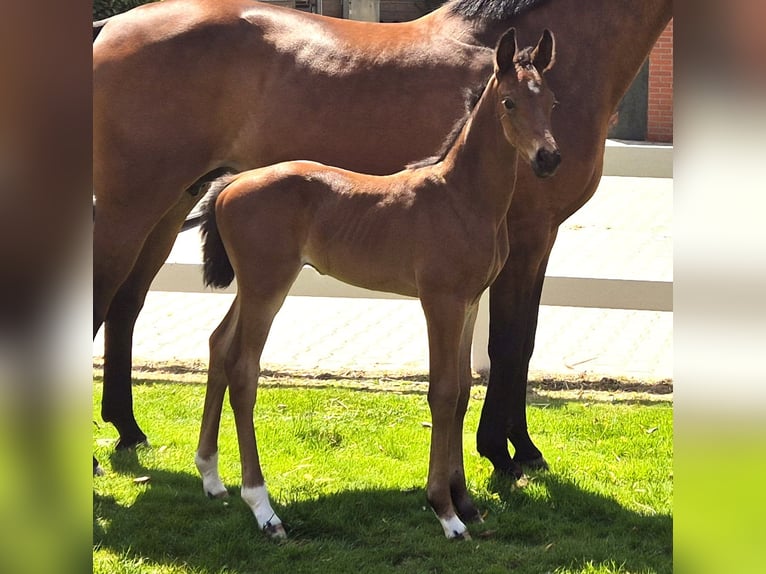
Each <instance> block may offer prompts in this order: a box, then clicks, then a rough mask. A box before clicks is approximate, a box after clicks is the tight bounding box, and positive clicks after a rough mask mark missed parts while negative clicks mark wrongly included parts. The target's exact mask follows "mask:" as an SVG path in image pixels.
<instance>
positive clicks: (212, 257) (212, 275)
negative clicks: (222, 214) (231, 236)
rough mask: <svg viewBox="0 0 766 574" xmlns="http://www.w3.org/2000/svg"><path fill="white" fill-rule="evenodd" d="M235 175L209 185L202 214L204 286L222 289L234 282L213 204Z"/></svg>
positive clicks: (219, 179) (232, 270) (232, 269)
mask: <svg viewBox="0 0 766 574" xmlns="http://www.w3.org/2000/svg"><path fill="white" fill-rule="evenodd" d="M236 177H237V176H236V175H227V176H224V177H220V178H218V179H216V180H215V181H213V182H212V183H211V184H210V188H209V189H208V192H207V198H206V200H205V207H204V212H203V214H202V226H201V228H200V232H201V233H202V242H203V245H202V255H203V256H202V269H203V274H202V275H203V279H204V281H205V285H206V286H208V287H213V288H218V289H223V288H225V287H228V286H229V285H231V282H232V281H234V268H233V267H232V266H231V261H230V260H229V255H228V254H227V253H226V248H225V247H224V245H223V240H222V239H221V234H220V233H219V232H218V223H217V222H216V219H215V204H216V200H217V199H218V196H219V195H221V192H222V191H223V190H224V189H225V188H226V186H227V185H229V184H230V183H231V182H232V181H234V179H235V178H236Z"/></svg>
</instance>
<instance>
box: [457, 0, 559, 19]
mask: <svg viewBox="0 0 766 574" xmlns="http://www.w3.org/2000/svg"><path fill="white" fill-rule="evenodd" d="M545 1H546V0H452V1H451V2H450V3H449V5H448V6H449V8H450V10H451V11H452V12H453V13H455V14H459V15H460V16H463V17H464V18H478V19H481V20H507V19H508V18H511V17H513V16H518V15H519V14H523V13H524V12H527V11H528V10H531V9H533V8H535V7H537V6H539V5H540V4H542V3H544V2H545Z"/></svg>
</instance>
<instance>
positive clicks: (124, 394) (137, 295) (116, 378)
mask: <svg viewBox="0 0 766 574" xmlns="http://www.w3.org/2000/svg"><path fill="white" fill-rule="evenodd" d="M196 201H197V198H194V197H192V196H190V195H189V194H188V193H184V194H183V195H182V196H181V199H180V200H179V201H178V202H177V203H176V205H175V206H173V208H172V209H170V211H168V212H167V213H166V214H165V216H164V217H163V218H162V219H161V220H160V221H159V222H158V223H157V225H156V226H155V227H154V229H153V230H152V232H151V234H149V237H148V238H147V239H146V241H145V242H144V244H143V247H142V249H141V252H140V254H139V257H138V259H137V260H136V262H135V264H134V266H133V268H132V270H131V272H130V274H129V275H128V277H127V279H126V280H125V282H124V283H123V284H122V285H121V286H120V288H119V290H118V291H117V293H116V294H115V296H114V298H113V300H112V302H111V304H110V305H109V310H108V311H107V316H106V322H105V325H104V396H103V398H102V401H101V416H102V418H103V419H104V420H105V421H107V422H110V423H112V424H113V425H114V426H115V427H116V428H117V430H118V432H119V433H120V440H119V442H118V443H117V448H118V449H120V448H131V447H133V446H135V445H137V444H140V443H143V442H146V435H145V434H144V433H143V431H142V430H141V429H140V427H139V426H138V423H137V422H136V420H135V417H134V414H133V395H132V389H131V384H132V380H131V366H132V345H133V329H134V327H135V324H136V320H137V318H138V314H139V312H140V311H141V309H142V307H143V305H144V300H145V299H146V294H147V292H148V290H149V286H150V285H151V282H152V280H153V279H154V277H155V276H156V275H157V272H158V271H159V269H160V267H162V264H163V263H164V262H165V259H167V256H168V254H169V253H170V250H171V249H172V247H173V243H174V242H175V240H176V236H177V234H178V230H179V229H180V227H181V224H182V223H183V220H184V218H185V217H186V214H187V213H189V211H190V210H191V208H192V207H193V205H194V203H195V202H196ZM98 216H99V214H98V207H97V212H96V217H97V218H98Z"/></svg>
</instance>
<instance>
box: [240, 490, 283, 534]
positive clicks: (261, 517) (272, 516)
mask: <svg viewBox="0 0 766 574" xmlns="http://www.w3.org/2000/svg"><path fill="white" fill-rule="evenodd" d="M240 496H241V497H242V500H244V501H245V503H246V504H247V505H248V506H249V507H250V510H252V511H253V514H254V515H255V520H256V521H257V522H258V528H260V529H261V530H267V529H272V528H274V527H276V526H279V525H281V524H282V520H280V518H279V516H277V513H276V512H274V509H273V508H272V507H271V502H270V501H269V492H268V490H266V485H265V484H264V485H262V486H252V487H246V486H243V487H242V490H241V492H240Z"/></svg>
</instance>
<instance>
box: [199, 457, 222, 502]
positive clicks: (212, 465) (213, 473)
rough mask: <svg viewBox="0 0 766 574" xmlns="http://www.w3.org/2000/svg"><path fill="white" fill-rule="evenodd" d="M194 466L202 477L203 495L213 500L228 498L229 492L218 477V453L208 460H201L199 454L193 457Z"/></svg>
mask: <svg viewBox="0 0 766 574" xmlns="http://www.w3.org/2000/svg"><path fill="white" fill-rule="evenodd" d="M194 464H196V465H197V470H198V471H199V473H200V475H201V476H202V488H203V489H204V490H205V494H207V495H208V496H210V497H213V498H222V497H224V496H228V494H229V492H228V491H227V490H226V487H225V486H224V485H223V482H221V477H220V476H218V453H217V452H216V453H214V454H213V455H212V456H211V457H210V458H208V459H205V458H202V457H201V456H200V455H199V454H196V453H195V455H194Z"/></svg>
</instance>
